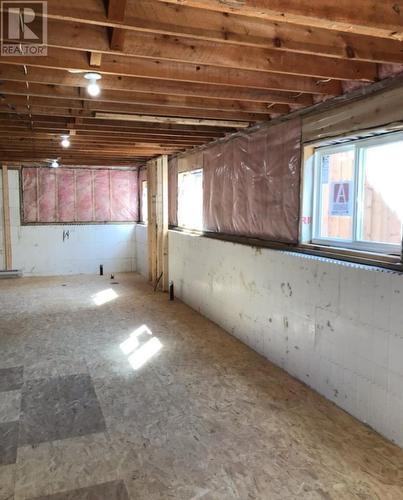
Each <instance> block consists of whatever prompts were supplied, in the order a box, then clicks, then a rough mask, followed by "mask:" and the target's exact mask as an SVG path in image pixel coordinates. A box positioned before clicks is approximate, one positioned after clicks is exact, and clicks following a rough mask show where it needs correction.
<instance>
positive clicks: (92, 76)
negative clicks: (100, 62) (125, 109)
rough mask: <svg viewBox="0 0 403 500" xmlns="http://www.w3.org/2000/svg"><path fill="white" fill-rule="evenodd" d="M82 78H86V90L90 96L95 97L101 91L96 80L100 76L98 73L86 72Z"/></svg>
mask: <svg viewBox="0 0 403 500" xmlns="http://www.w3.org/2000/svg"><path fill="white" fill-rule="evenodd" d="M84 78H85V79H86V80H88V82H89V83H88V85H87V92H88V94H89V95H90V96H91V97H97V96H99V94H100V93H101V87H100V86H99V85H98V83H97V81H98V80H100V79H101V78H102V76H101V75H100V74H99V73H86V74H85V75H84Z"/></svg>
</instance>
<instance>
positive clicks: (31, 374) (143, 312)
mask: <svg viewBox="0 0 403 500" xmlns="http://www.w3.org/2000/svg"><path fill="white" fill-rule="evenodd" d="M99 292H102V293H99ZM95 302H97V303H98V305H96V303H95ZM0 304H1V323H0V325H1V334H0V369H1V370H0V499H6V498H7V499H11V498H15V499H16V500H20V499H31V498H41V499H44V498H46V499H54V500H56V499H57V500H67V499H69V500H76V499H86V500H102V499H105V500H115V499H121V500H127V499H132V500H135V499H145V500H153V499H170V498H171V499H186V500H188V499H219V500H226V499H242V500H244V499H245V500H246V499H268V500H272V499H273V500H275V499H289V498H295V499H297V498H298V499H322V498H325V499H330V498H335V499H344V498H346V499H347V498H349V499H350V498H357V499H373V498H377V499H382V500H384V499H393V500H396V499H400V498H402V499H403V451H402V450H400V449H399V448H397V447H395V446H394V445H392V444H390V443H388V442H387V441H385V440H384V439H382V438H381V437H380V436H379V435H377V434H376V433H375V432H373V431H371V430H370V429H368V428H367V427H365V426H364V425H362V424H360V423H359V422H357V421H356V420H354V419H353V418H351V417H350V416H349V415H347V414H346V413H344V412H343V411H341V410H339V409H337V408H336V407H335V406H334V405H333V404H332V403H330V402H327V401H326V400H324V399H323V398H322V397H320V396H319V395H317V394H316V393H314V392H313V391H311V390H310V389H308V388H307V387H305V386H303V385H302V384H300V383H299V382H297V381H296V380H294V379H292V378H291V377H289V376H288V375H287V374H285V373H284V372H283V371H281V370H280V369H278V368H276V367H274V366H273V365H271V364H270V363H268V362H267V361H266V360H264V359H263V358H261V357H260V356H259V355H257V354H255V353H254V352H253V351H252V350H250V349H249V348H247V347H246V346H245V345H243V344H241V343H240V342H238V341H237V340H235V339H234V338H232V337H231V336H230V335H228V334H226V333H225V332H224V331H223V330H221V329H220V328H218V327H217V326H216V325H214V324H212V323H211V322H209V321H208V320H207V319H205V318H203V317H202V316H200V315H198V314H197V313H195V312H194V311H192V310H191V309H189V308H188V307H186V306H185V305H184V304H182V303H180V302H179V301H175V302H173V303H172V302H169V301H168V299H167V296H166V295H165V294H158V293H157V294H154V293H153V291H152V289H151V288H150V287H149V285H148V284H146V283H145V281H144V280H143V279H142V278H141V277H139V276H137V275H134V274H122V275H119V276H117V277H115V280H114V281H112V282H111V280H109V279H108V277H100V276H75V277H65V278H61V277H58V278H46V279H45V278H26V279H15V280H1V281H0ZM142 325H146V327H144V326H142ZM13 495H15V497H13Z"/></svg>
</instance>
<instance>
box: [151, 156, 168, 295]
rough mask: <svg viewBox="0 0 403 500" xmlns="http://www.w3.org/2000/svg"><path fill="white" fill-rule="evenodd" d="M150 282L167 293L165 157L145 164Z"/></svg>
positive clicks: (166, 171)
mask: <svg viewBox="0 0 403 500" xmlns="http://www.w3.org/2000/svg"><path fill="white" fill-rule="evenodd" d="M147 196H148V256H149V279H150V281H151V282H152V283H153V284H154V286H156V285H157V282H158V289H159V290H161V291H167V290H168V281H169V276H168V157H167V156H166V155H162V156H159V157H158V158H157V159H155V160H151V161H149V162H148V163H147Z"/></svg>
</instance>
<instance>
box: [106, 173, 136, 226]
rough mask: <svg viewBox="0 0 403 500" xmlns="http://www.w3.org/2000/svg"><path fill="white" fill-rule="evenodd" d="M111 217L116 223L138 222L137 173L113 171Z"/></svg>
mask: <svg viewBox="0 0 403 500" xmlns="http://www.w3.org/2000/svg"><path fill="white" fill-rule="evenodd" d="M110 189H111V212H112V214H111V217H112V220H115V221H127V220H137V218H138V203H137V196H138V195H137V189H138V186H137V172H133V171H124V170H113V171H111V188H110Z"/></svg>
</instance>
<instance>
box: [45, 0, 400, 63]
mask: <svg viewBox="0 0 403 500" xmlns="http://www.w3.org/2000/svg"><path fill="white" fill-rule="evenodd" d="M361 2H362V0H361ZM70 3H71V8H69V9H68V11H67V9H66V8H65V6H63V5H61V4H59V3H57V2H52V3H51V5H49V9H48V15H49V17H50V18H51V19H54V20H64V21H70V22H78V23H85V24H95V25H98V26H110V27H112V26H120V27H122V28H124V30H125V31H138V32H145V33H158V34H161V35H172V36H175V37H190V38H194V39H197V40H207V41H217V42H221V43H236V44H239V45H247V46H256V47H262V48H273V49H275V50H282V51H290V52H300V53H306V54H313V55H323V56H329V57H338V58H342V59H350V58H351V57H353V58H356V59H360V60H366V61H375V62H400V61H401V57H400V56H401V50H400V43H399V42H400V41H401V40H402V33H403V27H402V18H401V16H400V14H399V13H398V12H397V10H398V6H396V2H391V3H390V5H389V7H388V8H387V9H385V11H386V10H388V12H389V13H391V14H393V15H392V16H390V20H392V18H393V19H394V20H395V22H397V24H395V27H397V26H398V24H399V23H400V31H399V29H398V30H391V31H389V32H388V31H385V32H384V34H386V36H382V35H380V34H379V33H377V34H374V32H373V31H372V30H369V31H371V32H369V31H368V32H367V33H363V32H360V30H359V29H357V28H358V26H359V25H355V26H354V25H352V24H345V25H343V26H344V28H343V29H342V28H341V24H338V23H337V19H336V14H337V11H338V7H339V5H338V4H335V3H334V2H333V3H332V8H331V9H325V8H323V9H322V10H323V12H326V13H327V14H328V15H329V17H330V16H331V15H332V14H334V21H336V22H333V21H332V23H331V24H329V23H326V22H324V20H323V19H322V20H321V22H320V23H318V24H317V23H312V24H309V23H307V22H302V23H296V22H295V21H290V20H289V19H288V22H287V19H286V18H285V15H284V14H285V11H286V7H282V8H281V9H280V10H281V11H282V12H281V13H280V14H278V16H274V17H272V18H271V17H270V15H269V13H268V12H267V11H268V9H266V13H264V11H263V12H261V11H260V10H259V15H248V14H245V12H244V11H242V8H241V4H240V8H239V9H236V8H231V5H230V4H229V2H228V3H224V2H217V3H219V4H220V7H221V9H222V10H221V9H214V10H212V9H211V8H210V7H207V8H200V5H196V4H193V3H192V1H191V0H190V1H189V2H186V1H185V2H183V1H182V0H178V1H170V2H169V3H168V2H162V1H158V0H136V2H130V3H129V5H128V7H127V8H126V15H125V17H124V20H123V18H122V21H119V22H118V24H117V22H116V21H117V19H115V20H113V19H112V18H110V16H108V17H106V16H105V14H104V12H103V9H102V6H101V5H100V2H98V1H96V0H89V1H87V2H86V5H85V6H83V5H82V2H81V1H80V0H72V2H70ZM243 3H244V5H245V6H246V5H247V4H249V5H251V4H252V2H243ZM260 3H261V4H264V0H262V1H261V2H260ZM279 3H280V2H278V1H277V5H279ZM287 3H288V4H290V3H291V0H289V1H288V2H287ZM293 3H294V4H295V2H293ZM304 3H306V4H307V3H308V2H304ZM322 3H323V2H322ZM328 3H330V1H329V2H328ZM380 3H381V2H379V1H378V2H377V0H373V2H372V5H371V6H370V7H369V6H368V5H366V6H363V8H360V6H359V5H356V6H355V7H354V5H355V4H354V3H353V4H352V5H353V7H352V6H350V18H351V19H352V18H353V17H354V18H355V19H356V20H357V21H358V20H359V21H360V24H361V23H362V19H361V16H360V13H363V12H364V13H365V11H367V13H368V9H373V6H374V5H377V7H378V10H379V11H381V10H382V6H380ZM270 6H271V5H270ZM195 7H196V8H195ZM271 7H272V6H271ZM301 10H302V9H301ZM311 10H312V6H311V4H309V7H308V8H307V11H311ZM223 12H224V13H225V14H226V15H224V16H223V14H222V13H223ZM260 14H262V15H260ZM265 14H266V15H265ZM308 17H310V16H305V18H308ZM372 19H373V22H374V23H375V24H377V25H378V24H379V20H380V19H382V17H378V18H376V17H375V15H373V18H372ZM392 25H393V24H392ZM365 28H366V29H368V28H369V26H368V24H365ZM357 33H358V34H357ZM399 33H400V34H399Z"/></svg>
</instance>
